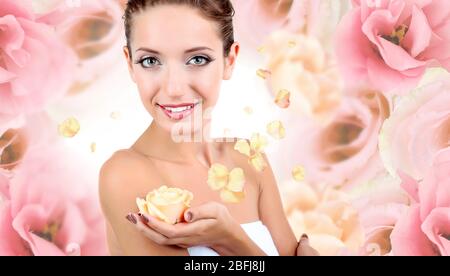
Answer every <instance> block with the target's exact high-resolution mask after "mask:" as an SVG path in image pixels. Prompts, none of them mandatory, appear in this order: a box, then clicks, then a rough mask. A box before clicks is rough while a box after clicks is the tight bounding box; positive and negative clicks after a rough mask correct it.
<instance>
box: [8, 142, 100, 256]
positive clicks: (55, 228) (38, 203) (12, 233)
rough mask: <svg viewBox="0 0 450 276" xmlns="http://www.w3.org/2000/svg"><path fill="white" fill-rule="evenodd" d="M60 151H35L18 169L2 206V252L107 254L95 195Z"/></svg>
mask: <svg viewBox="0 0 450 276" xmlns="http://www.w3.org/2000/svg"><path fill="white" fill-rule="evenodd" d="M62 154H63V152H62V151H58V152H57V151H51V150H46V151H35V152H33V154H29V155H28V156H27V158H26V160H24V161H23V162H22V163H21V164H20V166H19V168H17V169H16V171H15V174H14V177H13V178H12V179H11V181H10V186H9V194H10V195H9V199H7V201H6V203H4V204H3V206H2V207H1V208H0V225H1V228H0V232H1V236H2V238H1V239H0V255H103V254H106V239H105V236H104V233H105V229H104V221H103V219H102V215H101V212H100V208H99V206H98V203H97V200H96V198H97V197H96V196H95V193H92V192H90V190H89V189H86V187H85V183H86V182H85V180H84V179H82V178H83V177H81V178H80V176H81V175H80V173H79V172H80V168H69V167H68V165H67V162H63V160H64V159H65V156H62ZM72 162H75V160H72Z"/></svg>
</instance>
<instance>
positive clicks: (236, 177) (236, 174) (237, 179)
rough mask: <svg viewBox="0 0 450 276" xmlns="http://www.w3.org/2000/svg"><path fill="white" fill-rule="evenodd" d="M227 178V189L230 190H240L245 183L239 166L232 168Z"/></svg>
mask: <svg viewBox="0 0 450 276" xmlns="http://www.w3.org/2000/svg"><path fill="white" fill-rule="evenodd" d="M228 179H229V181H228V185H227V187H226V189H227V190H230V191H232V192H242V190H243V189H244V184H245V175H244V171H243V170H242V169H241V168H234V169H232V170H231V172H230V175H229V177H228Z"/></svg>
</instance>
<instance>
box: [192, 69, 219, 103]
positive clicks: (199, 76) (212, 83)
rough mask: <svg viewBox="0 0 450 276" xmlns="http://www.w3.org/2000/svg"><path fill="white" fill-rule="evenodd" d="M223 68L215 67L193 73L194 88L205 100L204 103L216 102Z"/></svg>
mask: <svg viewBox="0 0 450 276" xmlns="http://www.w3.org/2000/svg"><path fill="white" fill-rule="evenodd" d="M222 75H223V69H222V68H218V66H217V65H216V66H215V67H211V68H208V69H207V70H204V71H201V72H197V73H196V74H193V77H192V78H193V83H195V85H194V89H195V90H196V91H197V92H198V93H199V94H200V96H201V97H202V98H203V99H204V100H205V101H206V102H205V104H207V105H208V106H212V105H214V104H215V103H216V102H217V99H218V97H219V92H220V87H221V84H222Z"/></svg>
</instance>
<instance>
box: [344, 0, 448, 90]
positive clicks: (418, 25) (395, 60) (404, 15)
mask: <svg viewBox="0 0 450 276" xmlns="http://www.w3.org/2000/svg"><path fill="white" fill-rule="evenodd" d="M353 3H354V9H353V10H352V11H351V12H349V13H348V14H347V15H346V16H345V17H344V18H343V20H342V21H341V23H340V26H339V28H338V33H337V39H336V47H337V49H336V50H337V52H336V53H337V57H338V62H339V65H340V66H341V69H342V72H343V74H344V76H345V77H346V78H347V80H348V82H349V83H357V82H358V81H359V80H361V79H363V80H368V81H369V82H370V83H371V85H373V87H375V88H376V89H379V90H382V91H383V92H390V91H392V90H397V91H396V92H398V93H401V92H403V91H402V90H404V89H405V90H406V89H410V88H413V87H415V86H416V85H417V84H418V82H419V81H420V78H421V77H422V75H423V74H424V72H425V69H426V68H427V67H428V66H436V65H441V66H444V67H445V68H447V69H449V70H450V32H449V31H448V30H449V28H450V20H449V19H450V7H449V6H448V1H445V0H409V1H406V0H377V1H374V0H354V1H353Z"/></svg>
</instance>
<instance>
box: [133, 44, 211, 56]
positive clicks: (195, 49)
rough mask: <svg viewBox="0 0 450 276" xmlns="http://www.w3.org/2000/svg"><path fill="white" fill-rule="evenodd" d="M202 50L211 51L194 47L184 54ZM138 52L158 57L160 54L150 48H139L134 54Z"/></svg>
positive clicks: (206, 48)
mask: <svg viewBox="0 0 450 276" xmlns="http://www.w3.org/2000/svg"><path fill="white" fill-rule="evenodd" d="M202 50H209V51H213V49H211V48H208V47H203V46H202V47H195V48H191V49H188V50H186V51H184V53H185V54H189V53H192V52H197V51H202ZM139 51H144V52H148V53H152V54H155V55H159V54H160V52H158V51H155V50H153V49H150V48H145V47H141V48H139V49H137V50H136V52H139Z"/></svg>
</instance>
